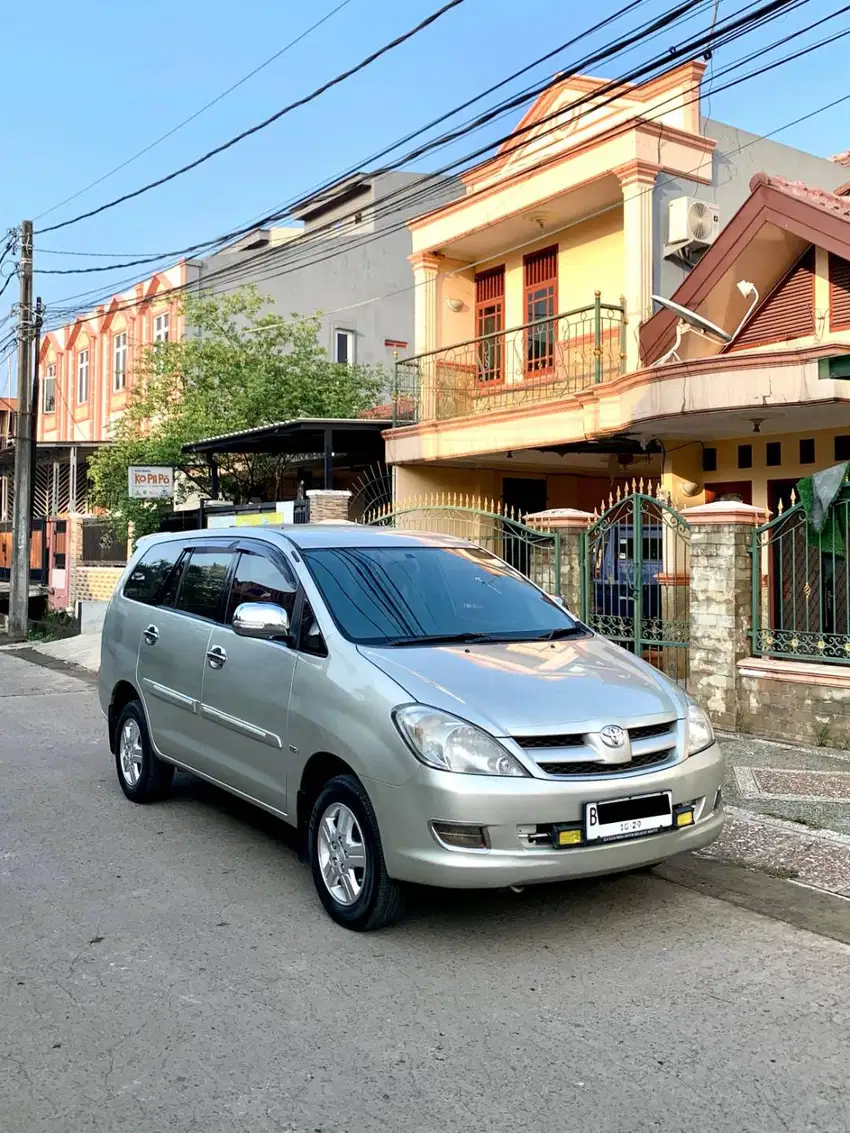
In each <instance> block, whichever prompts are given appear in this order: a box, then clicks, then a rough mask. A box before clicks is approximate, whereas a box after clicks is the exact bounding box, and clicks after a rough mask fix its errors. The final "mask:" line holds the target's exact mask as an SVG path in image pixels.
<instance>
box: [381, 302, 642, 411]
mask: <svg viewBox="0 0 850 1133" xmlns="http://www.w3.org/2000/svg"><path fill="white" fill-rule="evenodd" d="M625 357H626V321H625V308H624V306H623V302H622V301H621V302H620V303H619V304H612V303H603V302H602V301H601V299H600V296H599V293H597V295H596V299H595V302H594V303H593V304H592V305H590V306H587V307H579V308H576V309H575V310H573V311H566V312H564V313H563V314H560V315H556V316H555V317H554V318H551V319H541V320H539V321H537V322H532V323H525V324H524V325H523V326H519V327H512V328H511V329H510V330H502V331H496V332H494V333H493V334H487V335H483V336H482V337H480V338H472V339H469V340H468V341H467V342H461V343H458V344H456V345H454V346H448V347H444V348H443V349H441V350H433V351H431V352H430V353H428V354H419V355H417V356H416V357H415V358H407V359H403V360H402V361H400V362H397V363H396V370H395V382H394V388H393V425H397V424H409V423H413V422H416V421H429V420H449V419H451V418H453V417H466V416H470V415H478V414H487V413H492V412H495V411H497V410H501V409H510V408H512V407H514V406H521V405H528V404H533V403H536V402H546V401H553V400H555V399H557V398H559V397H564V396H565V395H567V394H570V393H576V392H577V391H578V390H582V389H585V388H587V387H588V386H591V385H594V384H598V383H599V382H603V381H607V380H609V379H610V378H612V377H616V376H617V375H619V374H621V373H622V372H623V368H624V365H625Z"/></svg>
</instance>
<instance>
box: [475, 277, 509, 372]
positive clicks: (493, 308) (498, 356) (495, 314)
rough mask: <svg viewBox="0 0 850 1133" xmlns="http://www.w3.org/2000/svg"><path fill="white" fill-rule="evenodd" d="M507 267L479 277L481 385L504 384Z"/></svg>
mask: <svg viewBox="0 0 850 1133" xmlns="http://www.w3.org/2000/svg"><path fill="white" fill-rule="evenodd" d="M504 329H505V265H504V264H501V265H500V266H499V267H497V268H491V269H490V270H489V271H482V272H480V273H479V274H478V275H476V277H475V337H476V338H478V339H481V340H482V341H480V342H479V343H478V344H477V347H476V374H477V377H478V380H479V381H480V382H488V383H489V382H501V381H503V380H504V364H505V340H504V338H503V337H502V335H501V332H502V331H503V330H504Z"/></svg>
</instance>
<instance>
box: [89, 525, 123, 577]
mask: <svg viewBox="0 0 850 1133" xmlns="http://www.w3.org/2000/svg"><path fill="white" fill-rule="evenodd" d="M82 550H83V557H82V562H83V563H84V564H85V565H87V566H123V565H124V563H126V562H127V540H126V539H118V538H116V535H115V529H114V527H113V526H112V524H111V523H110V522H109V520H106V519H86V520H83V548H82Z"/></svg>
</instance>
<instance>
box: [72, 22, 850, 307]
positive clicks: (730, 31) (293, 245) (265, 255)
mask: <svg viewBox="0 0 850 1133" xmlns="http://www.w3.org/2000/svg"><path fill="white" fill-rule="evenodd" d="M804 2H805V0H797V2H796V3H795V4H793V5H792V8H793V7H797V6H800V5H801V4H802V3H804ZM787 7H788V5H787V4H776V3H774V4H768V5H765V6H763V7H762V8H761V9H759V10H758V11H757V12H756V13H754V14H752V15H751V16H750V17H749V18H748V20H749V22H757V21H759V22H764V21H765V13H768V14H770V13H772V16H771V18H775V16H776V15H777V14H778V10H779V9H787ZM848 8H850V5H848ZM844 10H847V9H842V10H840V11H839V12H837V13H833V15H838V14H841V12H842V11H844ZM828 18H832V17H828ZM820 22H823V21H817V23H820ZM817 23H816V24H813V25H810V28H811V27H813V26H817ZM810 28H807V29H802V30H803V31H806V30H810ZM745 30H746V26H745V24H744V23H742V20H741V19H740V18H738V19H734V20H732V21H731V22H730V23H727V24H726V25H724V27H723V28H721V29H719V30H718V31H717V35H718V36H719V35H720V34H721V32H722V34H723V36H724V37H725V39H726V41H727V42H730V41H731V40H732V39H733V38H737V37H738V36H740V35H741V34H744V32H745ZM799 34H801V32H800V31H799V30H798V31H795V32H794V33H792V34H791V35H790V36H787V37H784V38H783V39H780V40H777V41H776V42H774V43H773V44H771V45H769V46H768V47H767V48H763V49H759V50H757V51H756V52H754V53H751V55H749V56H745V57H744V58H743V59H742V60H738V61H736V62H735V63H733V64H732V65H731V66H730V67H727V68H725V69H724V72H722V73H726V72H728V71H730V70H733V69H735V68H737V67H739V66H741V65H742V63H745V62H747V61H748V60H749V59H750V58H753V57H755V56H758V55H763V54H765V53H767V52H769V51H771V50H774V49H775V48H776V47H777V46H779V45H781V44H782V43H784V42H786V41H787V40H788V39H790V38H794V37H796V36H797V35H799ZM706 38H707V37H706V35H701V36H700V37H699V38H698V39H697V41H696V42H697V43H698V44H700V45H702V44H703V42H704V41H705V40H706ZM815 46H818V45H815ZM693 47H694V43H693V41H691V42H689V43H687V44H685V45H684V46H683V47H681V48H680V49H678V50H679V53H688V52H690V51H691V50H692V49H693ZM812 49H813V48H809V49H805V51H807V50H812ZM805 51H804V52H801V53H805ZM801 53H798V54H801ZM671 54H673V55H675V54H676V52H672V53H671V52H667V53H665V54H664V55H663V56H661V57H660V58H659V59H658V60H654V61H652V62H651V63H649V64H645V65H643V66H641V67H640V68H637V70H636V72H635V71H633V72H632V73H631V75H634V74H635V73H640V74H643V73H645V72H646V71H648V70H652V69H655V68H656V67H658V66H660V65H666V66H669V63H670V58H671ZM791 58H793V56H792V57H791ZM780 62H781V61H780ZM776 65H777V64H773V65H772V66H776ZM768 69H770V68H768ZM631 75H630V76H629V77H631ZM750 77H753V76H752V75H748V76H745V79H748V78H750ZM562 81H564V76H563V75H562V76H559V77H558V78H556V79H555V80H552V81H550V83H549V86H551V85H553V83H558V82H562ZM624 81H625V80H623V79H615V80H612V81H611V82H609V83H608V84H606V85H604V86H603V87H601V88H599V89H598V90H597V91H594V92H593V94H592V95H588V96H586V97H585V98H582V99H578V100H575V101H574V102H573V103H571V107H576V106H578V105H580V104H581V103H583V102H587V101H589V100H593V99H597V100H598V96H599V94H600V93H603V92H605V91H608V92H613V93H612V94H611V97H610V98H609V99H608V101H613V99H614V98H616V97H618V93H619V92H620V91H621V88H622V85H623V82H624ZM738 81H744V80H738ZM727 85H728V84H727ZM598 105H599V103H598V101H597V102H596V106H597V107H598ZM603 105H604V104H603ZM561 114H562V111H561V110H558V111H555V112H554V113H553V114H550V115H548V116H547V117H546V118H544V119H542V120H539V121H537V122H535V123H532V124H530V125H528V126H527V127H525V128H521V129H519V130H515V131H512V133H511V134H509V135H506V137H505V138H504V139H501V140H502V141H505V140H508V139H515V138H517V137H518V136H520V135H522V134H523V133H525V132H527V131H528V130H530V129H539V127H540V125H541V124H542V123H544V122H546V121H548V120H549V119H552V118H558V117H560V115H561ZM555 128H557V127H553V130H554V129H555ZM549 132H551V131H549ZM492 144H493V143H490V144H489V145H488V146H485V147H483V150H478V151H476V152H475V153H474V154H473V155H472V156H473V157H477V156H479V155H480V154H481V152H483V151H484V150H487V149H490V148H492ZM522 144H523V143H522V142H518V143H517V144H516V145H515V146H514V147H513V149H518V148H520V146H521V145H522ZM510 152H513V151H512V150H510V149H509V150H508V151H503V156H507V155H508V154H509V153H510ZM468 158H469V155H467V156H466V157H464V158H462V159H460V161H459V162H453V163H450V164H449V165H447V166H445V167H444V168H443V169H441V170H438V171H437V172H436V173H435V174H430V175H427V176H426V177H424V178H423V179H422V180H423V181H429V180H433V179H434V178H435V177H437V176H439V175H440V174H442V173H444V172H446V170H447V169H449V168H451V167H452V166H453V165H456V164H460V163H462V162H463V161H466V160H468ZM526 172H527V171H526ZM408 190H409V186H408V187H405V189H404V190H397V191H395V192H394V193H391V194H388V195H387V198H385V199H383V200H384V201H386V200H389V199H392V198H393V197H398V195H399V193H400V192H401V193H405V192H407V191H408ZM432 191H433V190H421V189H417V190H416V191H415V192H414V193H413V194H412V195H408V198H407V200H406V201H405V204H407V203H408V202H409V201H410V200H412V199H415V198H416V196H417V195H418V196H419V197H420V198H422V197H423V195H424V194H425V193H427V192H432ZM379 205H382V207H384V208H386V204H385V203H383V202H379V203H378V204H376V205H375V206H372V207H373V208H374V209H375V210H376V215H377V209H378V207H379ZM364 211H365V210H364ZM351 215H353V213H352V214H351ZM405 223H406V222H402V223H401V224H400V225H399V226H398V227H399V228H401V227H404V225H405ZM322 231H323V230H322V229H319V230H318V231H316V230H314V231H313V232H311V233H308V234H306V236H305V238H304V239H299V240H297V241H292V242H290V244H288V245H286V246H284V247H283V248H281V247H275V248H273V249H267V250H265V251H264V252H262V253H259V254H258V255H257V256H256V257H251V259H250V261H248V262H247V263H245V264H242V265H231V266H228V267H226V268H223V269H220V270H219V271H218V272H215V273H213V275H211V276H210V277H208V279H207V281H206V283H207V284H209V283H211V282H214V281H215V280H216V279H217V278H219V279H224V278H229V279H234V280H235V279H236V278H238V277H239V276H240V275H241V276H243V277H244V276H246V275H248V274H252V275H253V274H254V273H255V270H256V267H257V266H258V265H259V264H260V263H261V262H264V261H265V260H267V259H269V258H272V257H275V258H277V257H278V256H279V255H280V254H281V253H289V252H290V251H292V252H293V253H294V256H293V255H286V257H285V259H284V263H285V264H287V263H290V262H295V257H297V256H298V254H299V253H300V252H303V250H304V248H303V247H299V245H305V246H306V248H308V249H309V248H310V247H311V246H312V245H313V244H315V243H317V242H318V241H319V239H320V238H321V235H322ZM388 231H391V230H382V231H380V232H379V233H377V234H375V235H373V236H371V237H370V238H367V239H363V240H360V241H359V242H351V241H349V242H347V243H346V244H345V245H342V246H339V247H337V248H335V250H334V251H332V252H331V253H329V255H326V256H322V257H320V258H319V259H317V260H314V261H312V262H313V263H320V262H323V261H324V260H326V259H328V258H330V257H331V256H333V255H340V254H343V253H345V252H347V251H350V250H353V249H354V248H357V247H361V246H363V244H365V243H368V242H370V241H371V239H377V238H380V237H381V236H383V235H386V233H387V232H388ZM300 266H308V263H297V262H296V264H295V267H291V268H289V269H288V270H287V269H284V270H283V271H276V272H273V273H271V274H270V275H269V276H268V278H274V277H276V276H279V275H283V274H288V271H289V270H296V268H297V267H300ZM128 282H132V280H131V281H128ZM193 286H195V281H192V282H189V283H187V284H181V285H178V286H177V287H175V288H172V289H170V290H171V291H172V292H175V291H177V292H179V291H183V290H187V289H188V288H189V287H193ZM84 294H92V293H91V292H90V293H84ZM112 294H114V290H113V292H112ZM108 297H109V295H107V296H106V298H108ZM134 305H136V303H135V300H133V301H131V302H129V303H127V304H124V305H123V306H119V307H118V308H116V309H117V310H122V309H129V308H130V307H132V306H134Z"/></svg>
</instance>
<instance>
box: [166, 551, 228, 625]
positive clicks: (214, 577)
mask: <svg viewBox="0 0 850 1133" xmlns="http://www.w3.org/2000/svg"><path fill="white" fill-rule="evenodd" d="M232 561H233V555H232V553H231V552H230V551H206V550H195V551H192V553H191V555H190V557H189V561H188V563H187V564H186V567H185V568H184V571H183V581H182V582H181V584H180V593H179V594H178V595H177V603H176V605H177V609H178V610H183V611H185V612H186V613H187V614H195V616H196V617H199V618H212V619H213V620H215V619H217V618H218V616H219V612H220V610H221V600H222V597H223V595H224V587H225V583H226V582H227V572H228V571H229V569H230V564H231V563H232Z"/></svg>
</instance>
